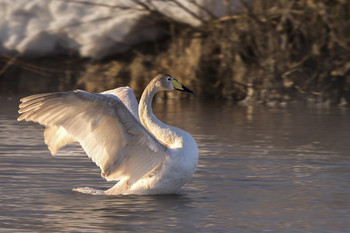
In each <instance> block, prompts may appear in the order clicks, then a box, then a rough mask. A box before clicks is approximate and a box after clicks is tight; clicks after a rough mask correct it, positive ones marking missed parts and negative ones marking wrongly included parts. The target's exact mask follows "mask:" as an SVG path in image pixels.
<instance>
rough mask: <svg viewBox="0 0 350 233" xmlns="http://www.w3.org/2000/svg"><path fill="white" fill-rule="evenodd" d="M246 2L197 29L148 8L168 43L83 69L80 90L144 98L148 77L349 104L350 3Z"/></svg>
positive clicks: (224, 92)
mask: <svg viewBox="0 0 350 233" xmlns="http://www.w3.org/2000/svg"><path fill="white" fill-rule="evenodd" d="M172 1H173V2H176V0H172ZM241 2H242V3H243V5H244V6H245V7H244V8H243V9H242V10H241V12H240V13H239V14H235V15H230V16H227V17H223V18H220V19H216V18H215V17H212V18H210V20H207V21H204V20H203V22H204V24H203V26H201V27H199V28H193V27H191V26H189V25H184V24H183V23H178V22H176V21H172V20H171V19H169V18H167V17H166V16H165V15H162V14H161V12H154V10H153V9H147V8H145V10H149V11H150V13H152V14H153V16H154V17H155V20H163V22H164V21H166V25H167V26H166V27H165V29H166V30H167V32H168V35H169V36H168V38H167V39H165V40H162V41H160V42H153V43H151V44H152V46H151V48H150V43H147V44H146V45H145V46H142V45H141V46H138V47H136V48H134V49H133V50H132V51H129V52H128V53H127V54H126V55H123V56H119V57H115V58H112V59H109V60H104V61H95V62H94V63H93V64H92V65H91V64H88V65H86V66H85V67H86V69H85V70H84V71H83V72H82V73H83V74H82V75H79V77H78V78H77V79H76V82H75V87H77V86H78V87H80V88H85V89H88V90H91V91H100V89H101V88H98V87H102V88H103V89H108V88H114V87H116V86H119V85H126V84H127V85H130V86H131V87H132V88H134V89H135V90H136V94H138V95H140V94H141V91H142V90H143V88H144V86H145V85H146V84H147V83H148V81H149V79H150V78H152V77H153V76H154V75H156V74H157V73H159V72H167V73H171V74H172V75H174V76H175V77H178V78H179V79H181V80H184V83H185V85H186V84H187V85H188V86H191V87H194V89H195V91H196V92H197V95H199V96H201V97H208V98H223V99H230V100H234V101H241V100H245V101H246V102H250V101H253V102H265V103H274V102H276V103H284V102H290V101H293V100H300V99H303V100H305V99H307V100H310V101H312V102H319V103H329V104H339V103H344V102H347V103H350V2H349V1H346V0H328V1H327V0H324V1H320V0H264V1H260V0H256V1H255V2H254V3H253V4H250V5H248V4H246V2H245V1H244V0H241ZM125 57H128V59H127V60H125ZM7 64H9V63H7ZM5 68H6V67H5ZM80 72H81V71H80ZM97 77H98V78H97ZM101 83H103V86H101Z"/></svg>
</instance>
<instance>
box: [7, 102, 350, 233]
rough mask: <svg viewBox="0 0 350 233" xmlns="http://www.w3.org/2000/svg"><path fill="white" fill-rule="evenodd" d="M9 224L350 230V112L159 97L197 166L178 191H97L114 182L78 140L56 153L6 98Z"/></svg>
mask: <svg viewBox="0 0 350 233" xmlns="http://www.w3.org/2000/svg"><path fill="white" fill-rule="evenodd" d="M0 102H1V103H0V232H64V231H67V232H112V231H114V232H263V231H267V232H350V112H349V110H347V109H342V108H321V109H320V108H310V107H309V108H305V107H300V106H293V107H287V108H280V109H270V108H266V107H262V106H255V107H240V106H234V105H232V104H221V103H220V102H217V103H208V102H195V101H179V100H169V101H167V102H165V101H157V102H156V103H155V104H154V113H155V114H156V115H157V116H158V118H159V119H161V120H163V121H165V122H166V123H168V124H171V125H175V126H178V127H180V128H182V129H184V130H186V131H188V132H190V133H191V134H192V135H193V136H194V138H195V139H196V141H197V143H198V147H199V153H200V155H199V156H200V158H199V164H198V169H197V171H196V173H195V175H194V177H193V179H192V180H191V182H190V183H189V184H187V185H186V186H185V187H184V189H183V190H182V191H181V193H180V194H178V195H163V196H117V197H108V196H90V195H85V194H80V193H76V192H73V191H72V189H73V188H75V187H80V186H89V187H94V188H99V189H107V188H109V187H111V186H112V185H113V183H108V182H106V181H104V180H103V179H102V178H101V177H100V171H99V168H98V167H96V166H95V165H94V164H93V163H92V162H91V161H90V160H89V159H88V158H87V157H86V156H84V152H83V151H82V150H81V149H79V147H78V146H74V145H73V146H69V147H67V148H65V149H63V150H62V151H61V152H60V153H59V156H56V157H52V156H51V155H50V153H49V151H48V149H47V147H46V146H45V145H44V142H43V128H42V127H41V126H39V125H38V124H34V123H23V122H17V121H16V117H17V104H18V99H16V98H13V99H8V98H5V97H2V98H1V99H0Z"/></svg>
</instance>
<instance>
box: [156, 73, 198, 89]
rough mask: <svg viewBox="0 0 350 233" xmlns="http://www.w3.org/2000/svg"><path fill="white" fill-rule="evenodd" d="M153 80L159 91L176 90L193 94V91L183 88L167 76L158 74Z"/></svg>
mask: <svg viewBox="0 0 350 233" xmlns="http://www.w3.org/2000/svg"><path fill="white" fill-rule="evenodd" d="M155 79H156V83H155V84H156V86H157V87H158V88H159V89H160V90H169V91H170V90H178V91H183V92H190V93H193V91H191V90H190V89H188V88H187V87H185V86H184V85H183V84H182V83H180V82H179V81H177V80H176V79H175V78H174V77H172V76H171V75H169V74H159V75H158V76H157V77H156V78H155Z"/></svg>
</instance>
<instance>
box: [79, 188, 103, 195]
mask: <svg viewBox="0 0 350 233" xmlns="http://www.w3.org/2000/svg"><path fill="white" fill-rule="evenodd" d="M73 191H75V192H79V193H85V194H90V195H106V194H105V191H103V190H98V189H93V188H89V187H79V188H74V189H73Z"/></svg>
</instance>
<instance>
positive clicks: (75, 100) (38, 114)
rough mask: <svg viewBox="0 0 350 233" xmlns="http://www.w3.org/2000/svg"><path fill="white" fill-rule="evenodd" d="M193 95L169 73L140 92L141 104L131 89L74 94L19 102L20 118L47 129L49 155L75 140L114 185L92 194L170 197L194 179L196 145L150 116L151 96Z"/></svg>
mask: <svg viewBox="0 0 350 233" xmlns="http://www.w3.org/2000/svg"><path fill="white" fill-rule="evenodd" d="M174 89H175V90H180V91H187V92H192V91H191V90H189V89H187V88H186V87H185V86H183V85H182V84H181V83H180V82H178V81H177V80H176V79H174V78H173V77H171V76H170V75H167V74H160V75H158V76H156V77H155V78H154V79H153V80H152V81H151V82H150V83H149V84H148V86H147V87H146V89H145V90H144V92H143V94H142V97H141V100H140V105H139V106H138V104H137V101H136V98H135V95H134V93H133V91H132V90H131V89H130V88H129V87H121V88H117V89H114V90H110V91H106V92H103V93H101V94H98V93H89V92H86V91H81V90H76V91H68V92H56V93H48V94H38V95H32V96H28V97H25V98H23V99H21V102H22V103H21V104H20V105H19V107H20V110H19V111H18V112H19V113H21V114H22V115H20V116H19V117H18V120H19V121H21V120H26V121H34V122H38V123H40V124H42V125H45V126H46V129H45V132H44V137H45V143H46V144H47V145H48V148H49V150H50V152H51V153H52V155H54V154H55V153H56V152H57V150H58V149H59V148H61V147H63V146H65V145H66V144H68V143H71V142H74V141H77V142H79V143H80V145H81V146H82V148H83V149H84V150H85V152H86V154H87V155H88V156H89V157H90V158H91V159H92V160H93V161H94V162H95V163H96V165H97V166H99V167H100V168H101V176H102V177H104V178H105V179H106V180H108V181H118V182H117V183H116V184H115V185H114V186H113V187H112V188H110V189H108V190H106V191H102V190H94V189H91V188H77V189H74V190H75V191H80V192H85V193H91V194H106V195H120V194H125V195H126V194H139V195H149V194H172V193H177V192H178V191H179V190H180V189H181V188H182V187H183V186H184V185H185V184H186V183H187V182H188V181H189V180H190V179H191V177H192V175H193V173H194V171H195V169H196V166H197V161H198V147H197V144H196V142H195V140H194V139H193V137H192V136H191V135H190V134H188V133H187V132H185V131H183V130H181V129H178V128H175V127H173V126H169V125H166V124H164V123H162V122H161V121H159V120H158V119H157V118H156V117H155V116H154V115H153V113H152V109H151V103H152V99H153V96H154V95H155V94H156V93H157V92H159V91H163V90H174Z"/></svg>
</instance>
